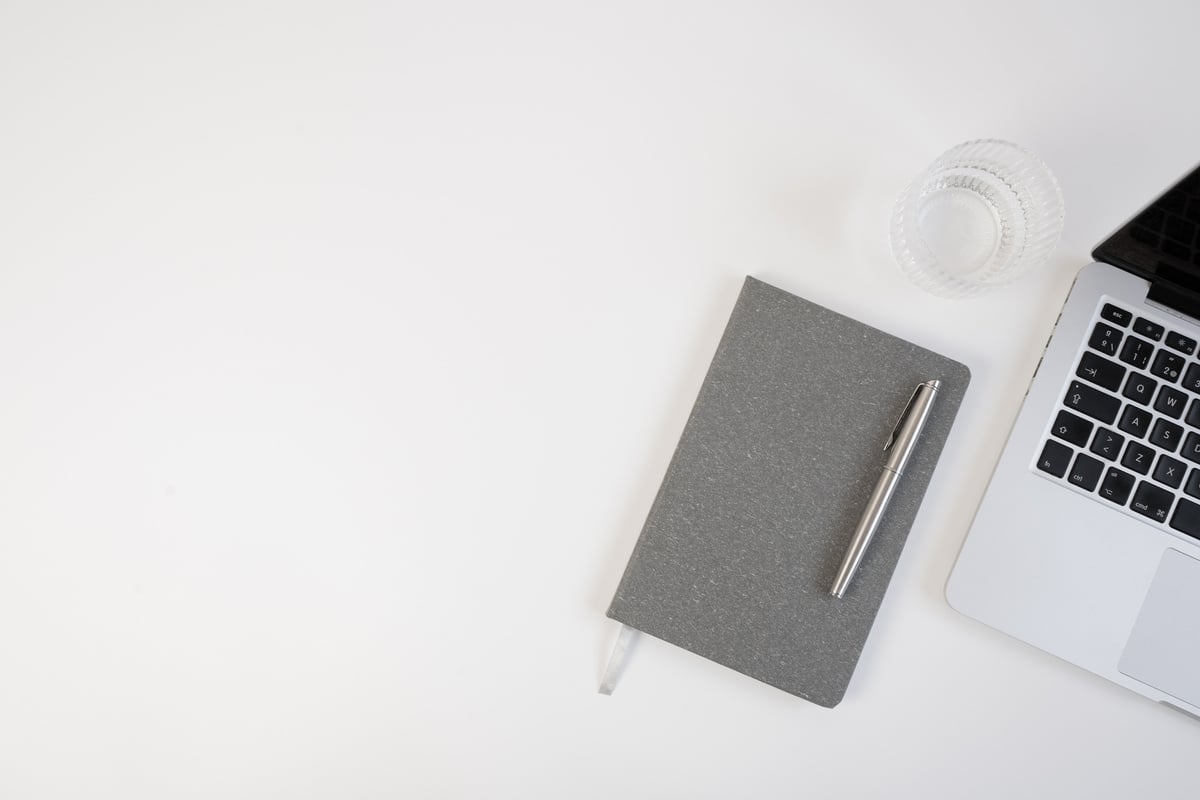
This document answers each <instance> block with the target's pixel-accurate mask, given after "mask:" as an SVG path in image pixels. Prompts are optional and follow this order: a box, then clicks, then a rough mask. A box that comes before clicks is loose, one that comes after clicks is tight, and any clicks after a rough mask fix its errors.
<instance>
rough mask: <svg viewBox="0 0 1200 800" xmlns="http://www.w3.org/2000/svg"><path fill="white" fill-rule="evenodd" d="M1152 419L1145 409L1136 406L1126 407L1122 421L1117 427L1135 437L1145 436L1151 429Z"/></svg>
mask: <svg viewBox="0 0 1200 800" xmlns="http://www.w3.org/2000/svg"><path fill="white" fill-rule="evenodd" d="M1151 419H1152V417H1151V415H1150V412H1149V411H1147V410H1146V409H1144V408H1138V407H1136V406H1125V411H1124V412H1123V413H1122V414H1121V421H1120V423H1118V424H1117V427H1118V428H1120V429H1121V430H1123V431H1125V432H1126V433H1128V434H1132V435H1133V436H1138V437H1141V436H1145V435H1146V432H1147V430H1148V429H1149V428H1150V420H1151Z"/></svg>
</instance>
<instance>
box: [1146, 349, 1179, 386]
mask: <svg viewBox="0 0 1200 800" xmlns="http://www.w3.org/2000/svg"><path fill="white" fill-rule="evenodd" d="M1183 363H1184V362H1183V356H1181V355H1176V354H1175V353H1168V352H1167V351H1166V350H1159V351H1158V355H1156V356H1155V357H1154V366H1153V367H1151V368H1150V374H1151V375H1157V376H1158V377H1160V378H1162V379H1163V380H1165V381H1171V382H1172V383H1174V382H1175V381H1177V380H1179V373H1180V372H1182V371H1183Z"/></svg>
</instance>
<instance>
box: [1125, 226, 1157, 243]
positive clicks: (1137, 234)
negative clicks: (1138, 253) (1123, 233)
mask: <svg viewBox="0 0 1200 800" xmlns="http://www.w3.org/2000/svg"><path fill="white" fill-rule="evenodd" d="M1129 235H1130V236H1131V237H1133V239H1134V241H1137V242H1141V243H1142V244H1148V245H1150V246H1151V247H1158V234H1157V233H1152V232H1151V231H1148V230H1146V229H1145V228H1142V227H1140V226H1138V225H1134V226H1133V230H1131V231H1130V232H1129Z"/></svg>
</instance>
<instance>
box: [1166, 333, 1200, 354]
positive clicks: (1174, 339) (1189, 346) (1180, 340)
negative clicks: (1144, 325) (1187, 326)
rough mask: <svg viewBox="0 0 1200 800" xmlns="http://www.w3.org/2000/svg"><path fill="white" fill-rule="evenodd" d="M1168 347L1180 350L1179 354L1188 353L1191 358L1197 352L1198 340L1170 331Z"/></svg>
mask: <svg viewBox="0 0 1200 800" xmlns="http://www.w3.org/2000/svg"><path fill="white" fill-rule="evenodd" d="M1166 345H1167V347H1169V348H1171V349H1172V350H1178V351H1179V352H1181V353H1186V354H1187V355H1189V356H1190V355H1192V354H1193V353H1195V352H1196V340H1195V339H1189V338H1188V337H1187V336H1184V335H1183V334H1182V333H1176V332H1175V331H1170V332H1169V333H1168V334H1167V341H1166Z"/></svg>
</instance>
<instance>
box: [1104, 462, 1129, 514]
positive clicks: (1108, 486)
mask: <svg viewBox="0 0 1200 800" xmlns="http://www.w3.org/2000/svg"><path fill="white" fill-rule="evenodd" d="M1135 480H1137V479H1136V478H1134V477H1133V476H1132V475H1130V474H1129V473H1128V472H1122V471H1121V470H1119V469H1117V468H1116V467H1109V468H1108V472H1106V473H1105V475H1104V483H1102V484H1100V496H1101V497H1103V498H1104V499H1105V500H1111V501H1112V502H1114V503H1116V504H1117V505H1119V506H1123V505H1125V501H1126V500H1128V499H1129V493H1130V492H1131V491H1132V490H1133V482H1134V481H1135Z"/></svg>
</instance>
